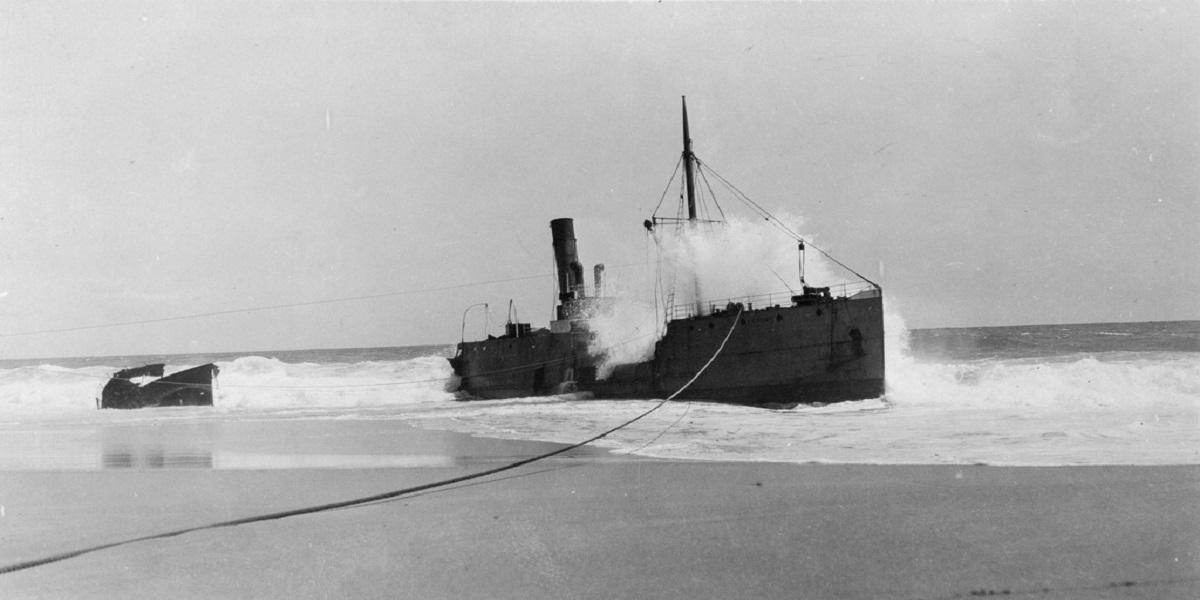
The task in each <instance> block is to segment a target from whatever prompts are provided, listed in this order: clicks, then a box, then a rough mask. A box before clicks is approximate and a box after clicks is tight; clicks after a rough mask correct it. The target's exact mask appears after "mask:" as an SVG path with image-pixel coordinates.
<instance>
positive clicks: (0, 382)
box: [0, 356, 458, 416]
mask: <svg viewBox="0 0 1200 600" xmlns="http://www.w3.org/2000/svg"><path fill="white" fill-rule="evenodd" d="M216 364H217V367H218V368H220V374H219V375H218V376H217V382H216V390H215V394H214V400H213V406H214V407H215V408H217V409H227V410H242V409H305V408H362V407H390V406H394V407H403V406H408V405H416V404H421V403H429V402H441V401H447V400H451V399H453V398H454V394H453V393H452V392H448V391H447V390H452V389H455V388H456V387H457V383H458V382H457V378H456V377H455V376H454V373H453V371H452V370H451V368H450V365H449V363H448V362H447V361H446V359H445V358H444V357H441V356H423V357H418V358H412V359H408V360H397V361H363V362H353V363H340V362H332V363H317V362H301V363H287V362H284V361H281V360H279V359H277V358H267V357H262V356H245V357H241V358H236V359H234V360H230V361H218V362H217V363H216ZM188 366H195V365H168V366H167V368H166V371H167V372H168V373H171V372H174V371H177V370H181V369H184V368H186V367H188ZM119 368H121V367H116V366H89V367H81V368H68V367H61V366H56V365H51V364H44V365H37V366H25V367H17V368H12V369H0V414H4V413H7V414H13V413H17V414H21V415H25V416H30V415H35V414H47V415H63V414H70V413H78V412H81V411H91V410H95V408H96V398H98V397H99V396H100V390H101V389H102V388H103V387H104V384H105V383H106V382H107V381H108V378H109V376H110V375H111V374H112V373H113V372H115V371H117V370H118V369H119Z"/></svg>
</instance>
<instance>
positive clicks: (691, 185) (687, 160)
mask: <svg viewBox="0 0 1200 600" xmlns="http://www.w3.org/2000/svg"><path fill="white" fill-rule="evenodd" d="M682 99H683V177H684V181H685V184H686V187H687V209H688V230H691V229H694V228H695V227H696V182H695V175H694V174H693V169H694V168H695V163H696V155H695V154H694V153H692V136H691V134H690V133H689V132H688V118H687V96H682ZM692 299H693V301H694V302H695V303H696V304H695V311H696V313H695V314H696V315H701V314H703V313H704V302H703V301H702V300H701V296H700V274H699V273H696V272H694V271H693V273H692Z"/></svg>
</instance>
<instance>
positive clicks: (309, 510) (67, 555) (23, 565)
mask: <svg viewBox="0 0 1200 600" xmlns="http://www.w3.org/2000/svg"><path fill="white" fill-rule="evenodd" d="M741 313H742V311H741V310H740V309H739V310H738V314H737V315H735V317H734V318H733V319H732V323H731V324H730V326H729V331H728V332H727V333H726V334H725V339H723V340H721V345H720V346H718V347H717V349H716V351H715V352H713V355H712V357H710V358H709V359H708V362H706V363H704V365H703V366H701V367H700V369H699V370H698V371H696V374H695V375H693V376H692V378H691V379H689V380H688V381H687V383H685V384H683V386H681V387H680V388H679V389H678V390H675V392H674V393H672V394H671V395H670V396H667V397H666V398H663V399H662V400H660V401H659V402H658V403H657V404H655V405H654V406H652V407H650V408H649V409H647V410H645V411H644V412H642V413H641V414H639V415H637V416H635V417H633V418H632V419H629V420H628V421H625V422H624V423H621V424H620V425H617V426H616V427H613V428H611V429H608V430H607V431H604V432H602V433H599V434H597V435H594V436H592V437H590V438H588V439H586V440H583V441H582V442H577V443H574V444H571V445H569V446H566V447H563V448H559V449H557V450H552V451H550V452H546V453H544V454H539V455H537V456H532V457H529V458H525V459H521V460H518V461H516V462H512V463H509V464H507V465H503V466H500V467H496V468H493V469H487V470H484V471H479V472H477V473H469V474H467V475H461V476H458V477H452V478H450V479H443V480H440V481H434V482H431V483H426V484H422V485H417V486H413V487H407V488H403V489H399V490H394V491H391V492H384V493H381V494H375V495H373V496H366V497H362V498H354V499H351V500H343V501H340V502H330V503H328V504H320V505H317V506H308V507H304V508H297V509H293V510H285V511H280V512H275V513H269V514H265V515H257V516H252V517H243V518H241V519H233V520H231V521H221V522H218V523H210V524H208V525H198V526H196V527H187V528H185V529H177V530H175V531H168V532H165V533H158V534H154V535H147V536H142V537H137V538H131V539H128V540H121V541H118V542H111V543H108V544H101V545H99V546H92V547H90V548H82V549H79V550H72V551H70V552H64V553H61V554H55V555H52V556H46V557H43V558H38V559H34V560H28V561H23V562H19V563H13V564H10V565H4V566H0V575H3V574H6V573H13V572H16V571H22V570H25V569H32V568H33V567H39V566H42V565H47V564H51V563H56V562H61V561H64V560H68V559H71V558H75V557H78V556H82V555H84V554H89V553H92V552H99V551H101V550H107V549H110V548H116V547H118V546H125V545H128V544H134V543H137V542H147V541H150V540H161V539H166V538H172V537H176V536H180V535H183V534H185V533H192V532H195V531H202V530H205V529H220V528H223V527H234V526H237V525H248V524H250V523H258V522H261V521H274V520H278V519H286V518H288V517H296V516H300V515H308V514H313V513H319V512H324V511H329V510H335V509H339V508H348V507H351V506H358V505H361V504H369V503H372V502H379V501H381V500H390V499H392V498H397V497H399V496H406V495H408V494H415V493H417V492H423V491H426V490H431V489H435V488H440V487H446V486H448V485H454V484H456V483H462V482H464V481H470V480H472V479H479V478H481V477H487V476H489V475H495V474H496V473H502V472H504V471H511V470H512V469H516V468H518V467H522V466H525V465H528V464H530V463H535V462H538V461H541V460H545V459H547V458H550V457H552V456H557V455H559V454H563V453H566V452H570V451H571V450H575V449H577V448H580V447H582V446H586V445H588V444H590V443H592V442H595V441H597V440H600V439H602V438H604V437H607V436H608V435H609V434H611V433H614V432H616V431H618V430H621V429H624V428H626V427H628V426H630V425H632V424H634V423H636V422H637V421H640V420H641V419H642V418H644V417H646V416H647V415H649V414H650V413H653V412H654V411H656V410H658V409H659V408H662V406H663V405H664V404H666V403H667V402H670V401H671V400H674V399H675V398H676V397H677V396H679V394H681V393H683V391H684V390H686V389H687V388H688V387H690V386H691V385H692V384H693V383H695V382H696V380H697V379H699V378H700V375H702V374H703V373H704V371H706V370H707V369H708V367H709V366H710V365H712V363H713V361H715V360H716V359H717V356H719V355H720V354H721V352H723V351H724V350H725V344H726V343H728V342H729V338H730V337H731V336H732V335H733V330H734V329H737V324H738V317H740V316H741ZM672 426H673V424H672ZM668 428H669V427H668ZM659 435H660V436H661V434H659ZM656 439H657V438H656Z"/></svg>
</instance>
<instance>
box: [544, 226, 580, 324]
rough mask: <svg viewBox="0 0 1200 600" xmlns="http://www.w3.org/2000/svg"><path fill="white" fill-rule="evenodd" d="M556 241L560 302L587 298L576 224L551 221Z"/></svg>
mask: <svg viewBox="0 0 1200 600" xmlns="http://www.w3.org/2000/svg"><path fill="white" fill-rule="evenodd" d="M550 235H551V238H552V239H553V240H554V265H555V266H556V267H557V268H558V300H559V302H561V303H563V304H566V303H569V302H571V301H572V300H577V299H579V298H583V297H584V296H585V294H584V290H583V264H581V263H580V262H579V252H578V251H577V250H576V248H575V222H574V221H573V220H571V219H554V220H553V221H550Z"/></svg>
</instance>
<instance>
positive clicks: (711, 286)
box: [588, 215, 840, 379]
mask: <svg viewBox="0 0 1200 600" xmlns="http://www.w3.org/2000/svg"><path fill="white" fill-rule="evenodd" d="M783 221H784V222H792V223H796V224H799V223H801V222H802V220H801V219H799V218H796V217H790V216H787V215H784V219H783ZM793 229H795V228H793ZM656 236H657V237H656V239H657V242H658V246H659V257H660V267H661V268H660V271H659V272H658V273H656V274H655V276H656V279H649V280H641V281H629V280H622V281H616V280H613V279H611V278H610V281H609V283H608V286H607V287H608V292H609V297H608V302H607V303H606V304H605V305H604V308H603V309H601V310H598V311H597V313H596V314H595V315H594V316H593V318H591V319H590V320H589V323H588V327H589V328H590V329H591V332H592V337H591V340H590V346H589V349H590V350H591V352H592V353H594V354H596V355H599V356H601V357H602V358H603V360H602V362H601V364H600V365H599V366H598V368H597V376H598V377H600V378H601V379H603V378H604V377H607V376H608V374H609V373H611V371H612V369H613V368H614V367H615V366H616V365H620V364H629V363H635V362H641V361H645V360H649V359H651V358H653V355H654V345H655V343H656V342H657V341H658V340H659V339H660V338H661V336H662V333H663V332H664V331H665V329H664V328H663V327H662V325H663V323H665V322H666V320H667V319H668V318H672V317H678V316H680V315H679V314H676V313H674V312H673V311H672V310H671V305H673V306H675V307H684V308H686V307H695V306H697V305H698V304H707V303H716V304H718V305H719V306H717V308H724V306H725V304H726V303H727V302H731V301H734V302H742V303H743V304H746V303H749V304H752V305H757V306H758V307H760V308H761V307H765V306H769V305H774V304H783V305H787V304H790V302H791V296H792V295H794V294H797V293H800V291H801V290H800V288H801V282H800V278H799V255H798V250H797V245H796V242H795V241H794V240H792V239H791V238H790V237H788V236H786V235H785V234H784V233H782V232H781V231H780V230H779V229H778V228H777V227H776V226H774V225H773V224H772V223H771V222H769V221H764V220H753V221H751V220H746V219H741V218H731V219H729V220H728V221H726V222H724V223H701V224H697V225H694V226H686V227H679V228H677V229H675V230H672V231H664V232H660V233H657V234H656ZM835 273H836V268H835V267H834V266H833V265H832V264H831V263H830V262H829V261H828V260H826V259H825V258H824V257H823V256H821V255H820V254H819V253H816V252H809V253H808V255H807V257H806V265H805V283H807V284H808V285H814V286H816V285H821V286H827V285H831V284H836V282H838V281H839V280H838V279H836V278H835ZM659 286H661V288H662V289H657V288H659ZM835 291H840V290H836V289H835ZM708 308H709V307H707V306H702V307H701V309H702V310H701V311H702V312H707V310H708Z"/></svg>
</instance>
